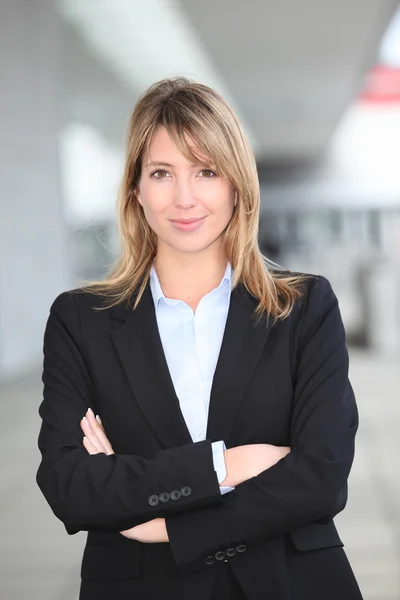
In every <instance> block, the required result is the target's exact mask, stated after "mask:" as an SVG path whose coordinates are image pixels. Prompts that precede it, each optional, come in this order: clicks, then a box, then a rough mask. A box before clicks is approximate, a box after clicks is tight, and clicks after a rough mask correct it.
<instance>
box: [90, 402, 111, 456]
mask: <svg viewBox="0 0 400 600" xmlns="http://www.w3.org/2000/svg"><path fill="white" fill-rule="evenodd" d="M86 416H87V418H88V420H89V423H90V426H91V428H92V429H93V431H94V432H95V434H96V436H97V437H98V439H99V441H100V443H101V445H102V446H103V448H105V451H106V454H114V450H113V449H112V446H111V444H110V442H109V439H108V437H107V436H106V433H105V431H104V429H103V427H102V426H101V425H100V424H99V422H98V421H97V420H96V417H95V416H94V413H93V411H92V409H91V408H89V409H88V411H87V413H86Z"/></svg>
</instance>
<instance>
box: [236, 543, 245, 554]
mask: <svg viewBox="0 0 400 600" xmlns="http://www.w3.org/2000/svg"><path fill="white" fill-rule="evenodd" d="M236 550H237V551H238V552H246V550H247V544H239V546H236Z"/></svg>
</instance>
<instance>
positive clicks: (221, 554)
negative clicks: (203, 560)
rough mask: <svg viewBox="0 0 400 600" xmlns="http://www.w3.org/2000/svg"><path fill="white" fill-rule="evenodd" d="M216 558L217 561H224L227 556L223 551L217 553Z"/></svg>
mask: <svg viewBox="0 0 400 600" xmlns="http://www.w3.org/2000/svg"><path fill="white" fill-rule="evenodd" d="M214 556H215V558H216V559H217V560H224V558H225V556H226V554H225V552H223V551H222V550H219V552H216V553H215V554H214Z"/></svg>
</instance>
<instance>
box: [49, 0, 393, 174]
mask: <svg viewBox="0 0 400 600" xmlns="http://www.w3.org/2000/svg"><path fill="white" fill-rule="evenodd" d="M397 5H398V2H397V1H394V0H351V2H349V0H335V2H331V1H328V0H325V1H324V0H301V2H299V0H247V1H246V2H243V1H242V0H218V1H216V0H201V2H199V0H181V1H180V2H179V1H178V0H175V1H173V0H129V1H124V0H120V1H118V2H115V1H114V2H113V1H111V0H85V1H83V0H58V2H57V6H58V10H59V12H60V15H61V16H62V20H63V23H64V38H63V39H64V51H63V65H64V66H63V77H64V87H65V89H66V103H65V107H66V108H65V118H66V120H75V121H82V122H87V123H89V124H92V125H93V126H94V127H96V128H98V129H100V130H102V131H103V132H104V135H105V136H106V137H108V138H109V139H111V140H112V141H114V142H117V143H120V141H121V139H122V136H123V131H124V129H125V125H126V121H127V117H128V114H129V111H130V110H131V109H132V108H133V105H134V103H135V101H136V99H137V97H138V95H139V94H140V93H142V92H143V91H144V90H145V88H146V87H147V86H148V85H150V84H151V83H152V82H153V81H156V80H158V79H160V78H162V77H165V76H170V75H176V74H184V75H189V76H191V77H193V78H195V79H197V80H200V81H203V82H205V83H208V84H210V85H212V86H213V87H215V88H216V89H218V90H219V91H221V93H223V94H224V95H225V97H226V98H227V99H228V101H229V102H231V103H232V105H233V107H234V108H235V110H236V111H237V113H238V115H239V117H240V119H241V120H242V121H243V123H244V125H245V128H246V129H247V131H248V132H249V135H250V138H251V141H252V143H253V145H254V148H255V150H256V154H257V158H258V161H259V163H260V164H266V165H267V164H271V163H282V164H285V163H297V162H302V161H310V160H311V161H312V160H314V159H315V158H316V157H318V156H319V155H320V154H321V152H323V151H324V149H325V147H326V145H327V143H328V142H329V140H330V138H331V136H332V133H333V131H334V130H335V128H336V126H337V124H338V122H339V121H340V119H341V117H342V116H343V114H344V112H345V110H346V108H347V107H348V106H349V105H350V104H351V102H352V100H353V99H354V98H355V97H356V96H357V94H358V92H359V90H360V89H361V88H362V86H363V81H364V78H365V75H366V73H367V71H368V69H369V68H370V67H371V66H372V65H373V64H374V63H375V62H376V59H377V53H378V48H379V45H380V42H381V39H382V36H383V33H384V31H385V29H386V28H387V26H388V23H389V22H390V19H391V17H392V15H393V14H394V11H395V9H396V7H397Z"/></svg>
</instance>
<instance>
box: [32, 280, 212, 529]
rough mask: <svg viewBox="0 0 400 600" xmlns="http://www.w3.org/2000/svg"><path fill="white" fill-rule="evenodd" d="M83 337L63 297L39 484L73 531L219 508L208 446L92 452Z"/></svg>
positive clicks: (43, 409) (53, 316) (47, 377)
mask: <svg viewBox="0 0 400 600" xmlns="http://www.w3.org/2000/svg"><path fill="white" fill-rule="evenodd" d="M79 336H80V331H79V321H78V312H77V307H76V304H75V300H74V298H73V296H72V295H71V293H69V292H65V293H63V294H61V295H60V296H59V297H58V298H57V299H56V300H55V302H54V303H53V305H52V307H51V309H50V315H49V318H48V321H47V325H46V329H45V334H44V348H43V350H44V363H43V383H44V391H43V401H42V403H41V405H40V408H39V414H40V416H41V418H42V425H41V430H40V434H39V449H40V451H41V454H42V460H41V463H40V466H39V469H38V472H37V477H36V479H37V483H38V485H39V487H40V489H41V491H42V493H43V494H44V496H45V498H46V500H47V501H48V503H49V505H50V507H51V508H52V510H53V512H54V514H55V515H56V516H57V517H58V518H59V519H61V521H63V523H64V524H65V526H66V529H67V532H68V533H70V534H73V533H76V532H77V531H80V530H87V531H88V530H104V529H105V530H113V531H123V530H125V529H129V528H130V527H133V526H134V525H137V524H139V523H143V522H146V521H149V520H151V519H154V518H156V517H159V516H167V515H170V514H174V512H181V511H184V510H187V509H189V508H191V509H193V508H195V507H200V506H203V505H208V504H211V503H214V502H215V503H218V502H221V494H220V490H219V484H218V479H217V476H216V473H215V471H214V466H213V458H212V449H211V442H210V441H207V440H206V441H201V442H198V443H193V444H189V445H185V446H181V447H177V448H171V449H165V450H161V451H160V452H158V454H156V455H155V456H154V457H152V458H151V459H146V458H143V457H141V456H135V455H126V454H114V455H111V456H107V455H105V454H97V455H89V454H88V453H87V451H86V449H85V448H84V446H83V443H82V442H83V433H82V430H81V427H80V421H81V419H82V417H83V416H84V414H85V413H86V410H87V408H88V407H89V406H90V407H92V408H93V409H94V403H93V401H92V400H93V399H92V395H93V392H92V388H91V382H90V373H89V372H88V369H87V366H86V363H85V359H84V356H83V354H82V352H81V350H80V337H79ZM176 489H178V491H179V494H178V496H179V495H180V497H179V498H178V499H174V502H168V503H162V502H161V501H160V499H159V494H160V493H161V491H165V490H169V491H172V490H176Z"/></svg>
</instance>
